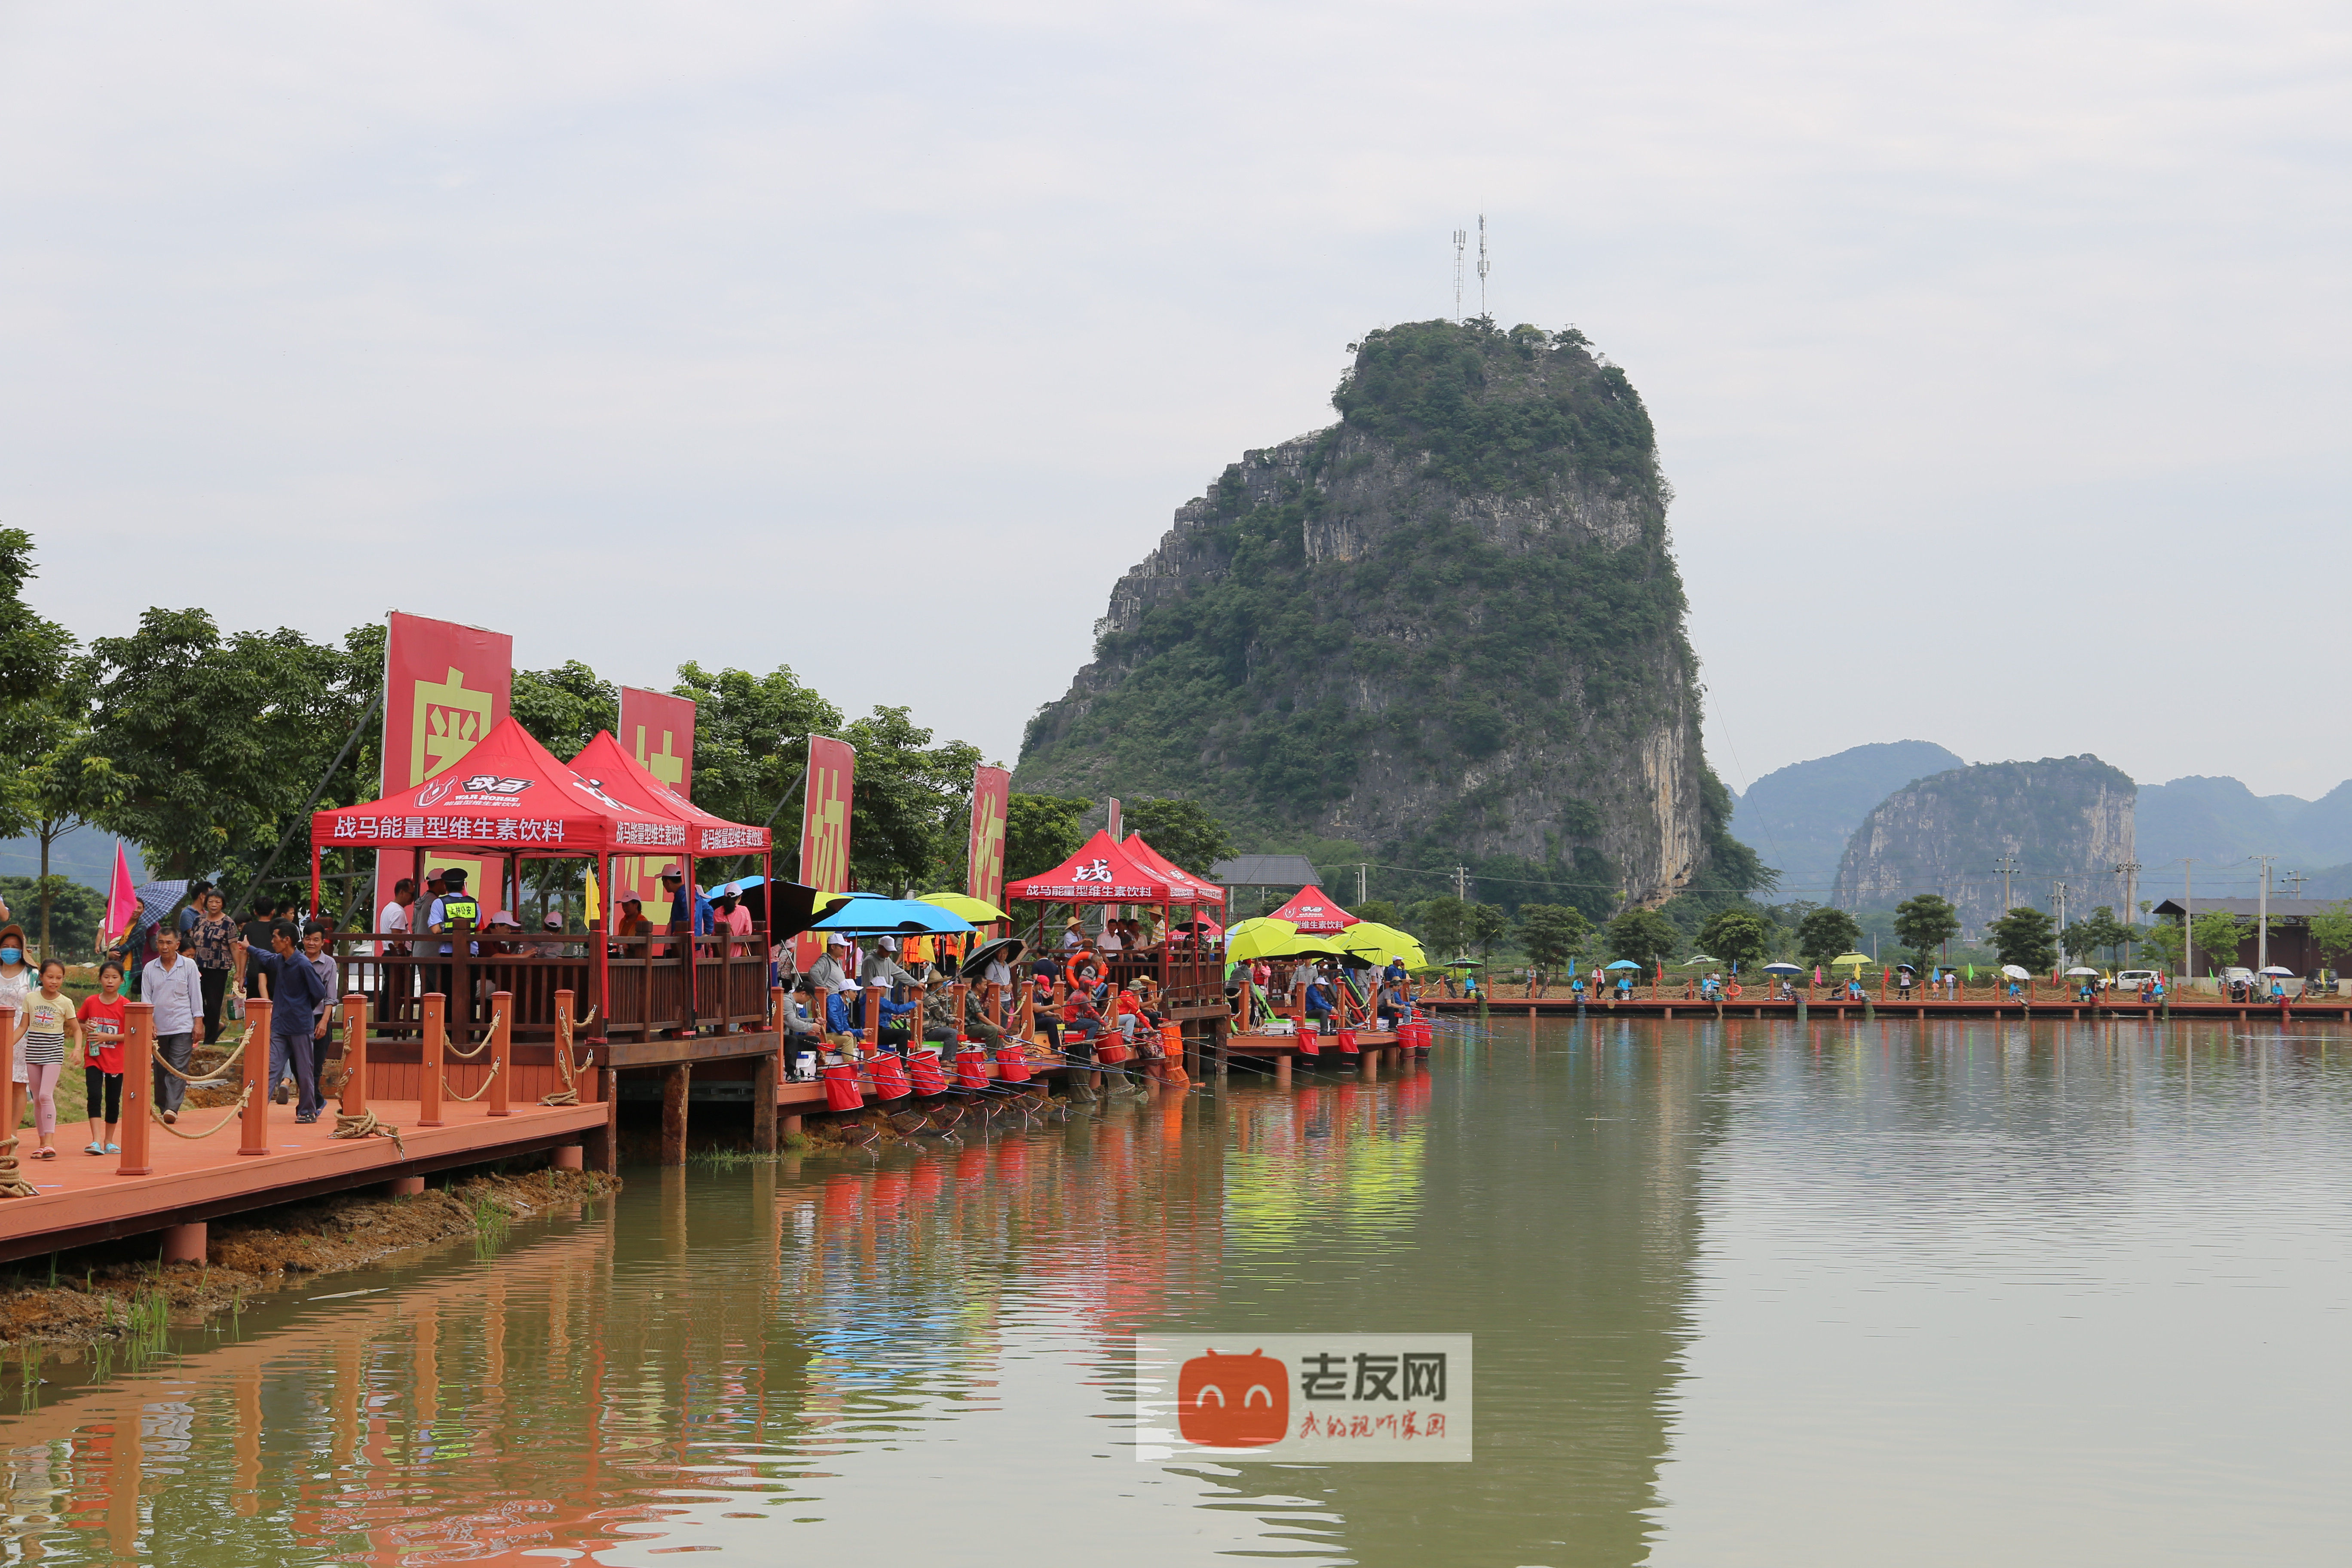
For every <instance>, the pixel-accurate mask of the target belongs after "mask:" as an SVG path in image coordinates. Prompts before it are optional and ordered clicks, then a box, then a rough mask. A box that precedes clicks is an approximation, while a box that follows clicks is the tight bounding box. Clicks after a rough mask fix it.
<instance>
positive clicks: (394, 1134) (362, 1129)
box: [327, 1084, 488, 1159]
mask: <svg viewBox="0 0 2352 1568" xmlns="http://www.w3.org/2000/svg"><path fill="white" fill-rule="evenodd" d="M483 1087H484V1088H488V1085H487V1084H485V1085H484V1086H483ZM327 1136H328V1137H330V1138H389V1139H391V1140H392V1146H393V1147H394V1148H395V1149H397V1150H399V1151H400V1156H401V1158H402V1159H406V1158H407V1157H408V1145H407V1144H405V1143H404V1142H401V1141H400V1129H399V1128H397V1127H394V1125H392V1123H390V1122H388V1121H377V1120H376V1115H375V1112H374V1111H373V1110H362V1111H361V1112H360V1113H359V1114H358V1115H356V1116H353V1115H349V1114H346V1113H345V1112H342V1111H337V1112H336V1113H335V1130H334V1131H332V1132H330V1133H328V1134H327Z"/></svg>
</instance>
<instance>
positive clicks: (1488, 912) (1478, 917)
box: [1470, 904, 1511, 964]
mask: <svg viewBox="0 0 2352 1568" xmlns="http://www.w3.org/2000/svg"><path fill="white" fill-rule="evenodd" d="M1510 929H1511V917H1510V914H1509V912H1508V911H1507V910H1504V909H1503V908H1502V907H1501V906H1500V905H1497V904H1472V905H1471V906H1470V945H1471V946H1473V947H1475V948H1476V949H1477V950H1478V956H1479V958H1480V959H1482V960H1483V961H1485V962H1486V963H1489V964H1491V963H1494V961H1495V944H1496V942H1500V941H1502V940H1503V938H1504V937H1505V936H1506V935H1507V934H1508V933H1509V931H1510Z"/></svg>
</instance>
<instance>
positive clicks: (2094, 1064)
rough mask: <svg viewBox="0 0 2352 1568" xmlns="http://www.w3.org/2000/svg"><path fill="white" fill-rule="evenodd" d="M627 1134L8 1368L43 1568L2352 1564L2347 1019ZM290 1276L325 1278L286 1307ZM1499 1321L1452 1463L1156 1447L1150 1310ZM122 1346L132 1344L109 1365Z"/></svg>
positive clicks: (1519, 1047)
mask: <svg viewBox="0 0 2352 1568" xmlns="http://www.w3.org/2000/svg"><path fill="white" fill-rule="evenodd" d="M1441 1038H1442V1040H1444V1043H1443V1044H1441V1046H1440V1048H1439V1052H1438V1055H1437V1057H1436V1059H1435V1061H1434V1063H1433V1068H1432V1069H1431V1070H1430V1071H1428V1072H1426V1073H1423V1074H1416V1075H1413V1076H1412V1077H1409V1078H1407V1079H1402V1080H1400V1081H1391V1082H1383V1083H1381V1084H1379V1085H1377V1086H1373V1085H1364V1084H1360V1083H1354V1082H1341V1081H1339V1080H1336V1079H1334V1080H1330V1081H1327V1082H1322V1083H1311V1082H1307V1081H1305V1080H1302V1084H1301V1086H1300V1087H1298V1088H1296V1089H1291V1090H1288V1091H1286V1092H1277V1091H1276V1090H1275V1089H1272V1088H1271V1087H1269V1086H1267V1085H1266V1084H1265V1080H1263V1079H1255V1078H1254V1077H1251V1076H1248V1075H1245V1074H1242V1073H1235V1074H1234V1077H1233V1078H1232V1079H1230V1080H1229V1087H1228V1089H1226V1090H1225V1091H1224V1092H1223V1093H1221V1094H1218V1093H1211V1094H1195V1095H1193V1096H1192V1097H1191V1098H1190V1099H1189V1100H1175V1099H1173V1098H1171V1100H1168V1101H1166V1102H1165V1103H1163V1104H1158V1105H1145V1104H1140V1103H1138V1102H1136V1101H1134V1100H1112V1101H1110V1102H1109V1103H1108V1104H1106V1105H1102V1106H1098V1107H1093V1108H1087V1109H1085V1110H1080V1111H1079V1112H1078V1113H1077V1114H1076V1116H1075V1117H1074V1118H1073V1119H1072V1120H1071V1121H1069V1122H1068V1123H1067V1124H1066V1125H1064V1124H1055V1125H1052V1126H1050V1127H1049V1128H1047V1129H1046V1130H1045V1131H1030V1132H1027V1133H1015V1134H1007V1135H1002V1136H998V1137H995V1138H992V1139H986V1140H974V1141H973V1142H970V1143H968V1144H966V1145H965V1146H964V1147H961V1148H955V1147H941V1148H937V1149H925V1150H920V1151H917V1150H906V1151H899V1152H892V1153H889V1154H887V1155H885V1156H884V1157H883V1158H881V1159H880V1160H879V1161H878V1163H877V1161H875V1160H873V1159H871V1158H869V1157H866V1156H856V1157H849V1158H842V1157H829V1158H826V1159H822V1160H820V1159H810V1160H807V1161H804V1162H801V1163H785V1164H782V1165H763V1166H754V1167H751V1168H747V1169H738V1170H734V1171H725V1172H722V1171H715V1170H709V1169H697V1170H691V1171H688V1172H684V1173H677V1172H672V1173H661V1172H656V1171H651V1170H638V1171H635V1172H631V1173H627V1174H628V1176H629V1184H628V1187H627V1190H626V1191H625V1193H624V1194H620V1195H619V1196H617V1197H616V1198H614V1200H612V1201H610V1202H608V1203H606V1204H604V1205H598V1206H596V1207H595V1208H593V1210H590V1211H588V1212H585V1213H583V1214H580V1215H568V1216H562V1217H558V1218H553V1219H550V1220H546V1221H542V1222H537V1223H534V1224H532V1225H529V1226H520V1227H518V1228H517V1229H516V1230H515V1231H514V1233H513V1234H512V1235H511V1236H510V1237H509V1238H508V1239H507V1241H506V1242H505V1243H504V1244H503V1245H502V1246H501V1247H498V1248H497V1249H496V1250H495V1251H494V1252H493V1253H492V1255H491V1256H488V1257H487V1258H478V1257H476V1256H475V1255H474V1253H473V1252H471V1251H468V1250H459V1251H457V1252H454V1253H447V1254H443V1255H441V1256H439V1257H437V1258H435V1259H434V1260H432V1261H431V1262H429V1263H428V1264H426V1265H425V1266H423V1267H416V1268H408V1269H404V1270H403V1271H401V1272H399V1273H397V1274H394V1273H383V1274H377V1275H365V1276H336V1277H333V1278H332V1279H329V1280H326V1281H323V1282H321V1283H320V1284H319V1285H318V1286H317V1287H315V1288H314V1289H312V1290H311V1291H309V1292H294V1293H292V1294H291V1295H290V1296H289V1297H287V1298H281V1299H278V1300H277V1301H275V1302H274V1303H273V1304H271V1305H269V1306H268V1307H267V1308H265V1309H262V1310H247V1312H245V1313H244V1314H243V1315H242V1316H241V1318H240V1319H239V1320H238V1321H236V1323H235V1324H234V1325H225V1326H224V1327H223V1328H222V1329H221V1330H220V1331H207V1332H205V1333H201V1334H185V1335H182V1336H180V1338H179V1340H178V1341H177V1342H176V1343H177V1348H178V1350H179V1351H181V1352H184V1353H180V1354H176V1355H164V1356H160V1357H155V1358H152V1359H149V1360H147V1361H145V1362H144V1363H142V1364H138V1365H131V1366H126V1365H125V1364H123V1363H122V1362H121V1360H120V1359H119V1358H118V1359H117V1360H116V1361H115V1362H114V1363H113V1364H111V1365H110V1366H108V1367H106V1368H104V1369H100V1368H99V1367H96V1366H94V1365H93V1364H92V1363H89V1362H86V1361H84V1362H73V1363H58V1362H55V1361H52V1362H50V1363H47V1365H46V1366H44V1367H41V1368H38V1369H37V1373H38V1374H40V1375H46V1376H47V1378H48V1382H47V1384H43V1385H38V1386H30V1387H28V1386H26V1384H25V1383H24V1381H23V1379H22V1378H21V1377H19V1376H17V1375H16V1373H17V1371H18V1369H17V1368H16V1365H15V1364H14V1363H11V1365H10V1368H9V1376H7V1377H6V1378H0V1410H5V1411H7V1412H11V1413H13V1414H10V1415H0V1456H5V1463H6V1465H7V1484H8V1489H9V1499H8V1513H9V1518H8V1521H7V1522H6V1524H5V1531H6V1532H7V1533H8V1535H9V1536H10V1537H11V1538H12V1539H11V1541H10V1542H8V1543H7V1544H8V1546H9V1549H10V1551H11V1554H12V1556H14V1557H17V1558H21V1559H23V1560H26V1561H33V1560H38V1561H42V1562H47V1563H130V1562H149V1563H197V1564H215V1563H216V1564H223V1565H228V1564H238V1565H244V1564H274V1563H289V1564H293V1563H542V1564H543V1563H557V1562H564V1561H578V1560H588V1561H593V1562H594V1563H605V1564H615V1565H619V1564H639V1563H644V1564H651V1563H656V1562H660V1561H667V1559H668V1558H670V1557H671V1556H672V1555H673V1554H675V1553H678V1552H702V1553H709V1554H711V1555H710V1556H709V1558H708V1559H705V1560H708V1561H711V1562H738V1563H777V1562H782V1561H785V1560H786V1559H787V1554H788V1553H789V1554H791V1560H793V1561H808V1562H835V1563H884V1564H894V1563H1006V1564H1020V1565H1022V1568H1035V1565H1037V1564H1063V1563H1071V1564H1097V1563H1118V1564H1129V1563H1133V1564H1160V1563H1167V1564H1178V1563H1211V1562H1213V1561H1217V1560H1219V1559H1221V1558H1265V1557H1275V1558H1283V1559H1287V1560H1291V1561H1294V1562H1298V1563H1308V1564H1320V1563H1367V1564H1376V1565H1387V1564H1397V1565H1405V1564H1411V1565H1412V1568H1428V1565H1430V1564H1479V1565H1484V1564H1496V1565H1500V1568H1526V1565H1533V1564H1547V1565H1554V1568H1558V1565H1564V1564H1571V1563H1572V1564H1631V1563H1670V1564H1683V1563H1696V1564H1718V1563H1733V1564H1745V1563H1758V1564H1768V1563H1769V1564H1788V1563H1804V1564H1808V1565H1818V1564H1843V1563H1868V1564H1874V1565H1876V1564H1884V1563H1897V1562H1899V1563H1906V1564H1914V1563H1968V1564H1980V1563H1995V1562H1999V1563H2064V1564H2070V1565H2074V1564H2084V1563H2132V1564H2136V1565H2146V1564H2152V1563H2200V1564H2210V1563H2223V1562H2240V1563H2253V1562H2260V1563H2263V1564H2265V1565H2266V1568H2278V1565H2280V1564H2289V1563H2344V1562H2346V1561H2347V1558H2348V1557H2352V1545H2347V1542H2352V1479H2347V1478H2348V1477H2352V1195H2347V1174H2352V1158H2347V1157H2352V1030H2344V1029H2330V1028H2327V1027H2325V1026H2310V1027H2296V1028H2293V1029H2281V1028H2279V1027H2277V1026H2274V1025H2273V1026H2244V1025H2241V1026H2236V1027H2235V1028H2234V1029H2230V1028H2223V1027H2221V1026H2194V1027H2192V1026H2172V1027H2169V1028H2162V1027H2158V1026H2149V1025H2139V1024H2131V1025H2112V1026H2108V1025H2101V1026H2092V1025H2054V1026H2038V1027H2033V1028H2028V1027H2026V1026H2021V1025H2001V1024H1995V1023H1990V1022H1987V1023H1942V1024H1927V1025H1920V1024H1910V1023H1891V1024H1887V1025H1884V1026H1881V1025H1837V1024H1823V1025H1817V1026H1812V1027H1811V1028H1809V1029H1805V1030H1802V1031H1801V1030H1799V1029H1798V1028H1797V1027H1795V1026H1782V1025H1777V1024H1776V1025H1767V1024H1760V1023H1751V1024H1744V1025H1742V1024H1729V1025H1721V1024H1713V1023H1704V1024H1690V1023H1679V1022H1677V1023H1673V1024H1664V1025H1660V1024H1633V1023H1628V1024H1617V1023H1610V1022H1601V1021H1595V1022H1592V1023H1589V1024H1585V1025H1569V1024H1549V1023H1547V1024H1543V1025H1540V1026H1538V1025H1532V1024H1528V1023H1525V1022H1521V1021H1510V1022H1504V1021H1500V1020H1497V1021H1496V1024H1495V1025H1494V1026H1492V1027H1491V1028H1489V1029H1486V1030H1483V1031H1481V1030H1475V1029H1464V1028H1453V1029H1449V1030H1448V1032H1447V1034H1446V1035H1445V1036H1442V1037H1441ZM306 1297H307V1298H308V1299H307V1300H306V1299H305V1298H306ZM1194 1329H1202V1330H1207V1331H1216V1332H1218V1333H1221V1334H1229V1335H1230V1336H1231V1338H1232V1341H1233V1343H1234V1346H1235V1347H1236V1348H1246V1344H1247V1342H1248V1341H1249V1339H1250V1336H1251V1335H1252V1334H1253V1333H1256V1334H1273V1333H1280V1332H1297V1331H1364V1330H1376V1329H1396V1330H1411V1331H1428V1332H1441V1331H1442V1332H1463V1333H1470V1334H1474V1335H1475V1336H1476V1354H1477V1387H1476V1390H1475V1397H1476V1401H1477V1423H1476V1429H1477V1459H1476V1462H1475V1464H1472V1465H1467V1466H1464V1465H1366V1466H1338V1467H1330V1468H1277V1467H1269V1466H1263V1465H1255V1466H1253V1465H1236V1466H1213V1465H1202V1464H1201V1463H1199V1462H1198V1461H1194V1462H1192V1463H1190V1464H1182V1465H1170V1464H1160V1463H1148V1462H1139V1461H1138V1459H1137V1458H1136V1457H1135V1455H1136V1452H1137V1445H1136V1441H1135V1429H1134V1411H1133V1407H1132V1406H1131V1405H1129V1404H1128V1403H1127V1400H1128V1389H1129V1363H1128V1351H1129V1347H1128V1343H1127V1339H1128V1336H1130V1335H1132V1334H1135V1333H1138V1332H1149V1331H1166V1332H1177V1331H1192V1330H1194ZM101 1373H102V1375H101Z"/></svg>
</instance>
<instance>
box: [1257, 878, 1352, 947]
mask: <svg viewBox="0 0 2352 1568" xmlns="http://www.w3.org/2000/svg"><path fill="white" fill-rule="evenodd" d="M1267 918H1268V919H1269V920H1277V921H1289V922H1290V923H1291V924H1292V925H1295V926H1297V928H1298V929H1299V930H1300V931H1305V932H1306V933H1307V935H1309V936H1327V935H1328V934H1330V933H1331V932H1333V931H1346V930H1347V929H1348V928H1349V926H1351V925H1355V924H1357V923H1358V921H1357V919H1356V917H1355V916H1354V915H1351V914H1349V912H1348V911H1347V910H1343V909H1341V908H1340V907H1339V900H1337V899H1334V898H1333V897H1332V896H1331V895H1330V894H1328V893H1327V892H1325V891H1324V890H1323V889H1320V888H1301V889H1298V891H1297V892H1296V893H1294V894H1292V895H1291V898H1290V901H1289V902H1288V903H1286V904H1285V905H1283V906H1282V908H1280V909H1278V910H1275V911H1274V913H1273V914H1272V915H1270V916H1268V917H1267Z"/></svg>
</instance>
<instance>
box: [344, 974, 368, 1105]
mask: <svg viewBox="0 0 2352 1568" xmlns="http://www.w3.org/2000/svg"><path fill="white" fill-rule="evenodd" d="M367 1007H368V1005H367V998H366V997H364V996H362V995H361V994H359V993H358V992H356V991H354V992H352V994H350V995H348V996H346V997H344V998H343V1114H344V1115H345V1116H359V1115H362V1114H364V1113H365V1111H366V1110H367V1070H368V1068H367Z"/></svg>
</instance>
